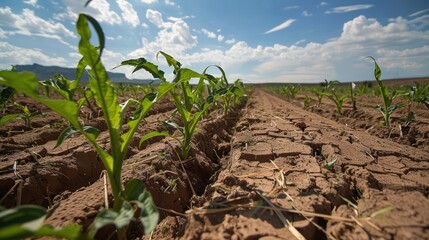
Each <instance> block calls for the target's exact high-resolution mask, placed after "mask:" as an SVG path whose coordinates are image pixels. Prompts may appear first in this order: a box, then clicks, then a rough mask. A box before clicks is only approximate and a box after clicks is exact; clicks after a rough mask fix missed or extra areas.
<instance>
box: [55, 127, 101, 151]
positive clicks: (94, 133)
mask: <svg viewBox="0 0 429 240" xmlns="http://www.w3.org/2000/svg"><path fill="white" fill-rule="evenodd" d="M82 130H83V131H84V132H85V133H86V134H87V137H88V138H89V139H91V141H95V139H97V137H98V135H99V134H100V130H98V129H97V128H95V127H91V126H84V127H83V128H82ZM78 132H80V131H78V130H76V129H75V128H74V127H73V126H69V127H67V128H66V129H64V130H63V131H62V132H61V134H60V136H59V137H58V140H57V144H56V145H55V147H54V148H57V147H59V146H60V145H61V144H62V143H63V142H64V140H66V139H67V138H68V137H70V136H71V135H73V134H75V133H78Z"/></svg>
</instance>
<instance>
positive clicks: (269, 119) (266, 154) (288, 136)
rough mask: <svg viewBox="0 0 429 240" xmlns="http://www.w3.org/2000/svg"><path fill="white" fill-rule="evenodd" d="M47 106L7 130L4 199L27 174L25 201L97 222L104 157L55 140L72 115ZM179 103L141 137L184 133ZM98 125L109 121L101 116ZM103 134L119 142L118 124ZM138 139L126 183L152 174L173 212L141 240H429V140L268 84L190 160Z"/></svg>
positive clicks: (66, 220) (1, 173) (200, 139)
mask: <svg viewBox="0 0 429 240" xmlns="http://www.w3.org/2000/svg"><path fill="white" fill-rule="evenodd" d="M22 101H27V102H28V103H30V104H33V103H31V101H29V100H27V99H25V98H24V99H22ZM34 105H35V104H34ZM34 107H36V105H35V106H34ZM37 107H40V106H37ZM42 110H43V111H45V112H46V113H47V115H48V117H46V118H43V119H39V120H36V119H35V120H34V123H33V128H32V129H26V128H25V127H24V126H20V125H19V124H18V123H13V124H8V125H6V126H5V127H3V128H1V129H0V136H1V141H0V196H2V203H1V204H2V205H5V206H8V207H13V206H15V205H16V201H17V198H18V191H17V189H18V186H17V185H19V184H20V182H22V183H23V188H22V196H21V200H20V201H21V202H22V204H29V203H31V204H38V205H42V206H45V207H48V208H49V209H50V212H51V214H50V216H49V218H48V219H47V223H49V224H52V225H54V226H64V225H67V224H70V223H77V224H81V225H83V226H84V228H86V227H88V226H89V224H91V222H92V220H93V219H94V217H95V216H96V214H97V212H98V211H99V210H100V209H103V208H104V207H105V199H104V188H103V178H101V177H100V175H101V173H102V169H103V167H102V164H101V162H100V159H99V158H98V156H97V154H96V152H95V151H94V149H92V148H91V146H90V145H89V144H87V143H86V142H85V141H84V139H83V137H82V136H79V135H76V136H74V137H72V138H70V139H67V140H66V141H65V142H64V143H63V145H61V147H59V148H55V149H54V146H55V143H56V138H57V137H58V135H59V133H60V132H61V127H52V126H58V125H61V126H62V124H64V123H63V121H62V120H61V119H60V118H58V117H56V116H55V115H54V114H53V113H50V112H49V110H47V109H42ZM173 111H174V105H173V104H171V103H170V102H168V101H166V102H164V103H163V104H161V105H160V106H158V107H157V108H155V109H154V110H153V111H151V114H150V116H148V117H147V118H146V120H145V122H144V123H143V124H142V126H141V128H140V129H139V134H143V133H145V132H147V131H150V130H170V131H173V130H172V129H166V127H165V126H161V125H159V124H158V123H159V121H163V120H167V119H168V118H169V116H170V115H171V113H172V112H173ZM89 123H90V124H92V125H93V126H97V127H98V128H100V129H102V130H105V125H103V121H102V118H101V117H97V116H95V117H94V118H93V119H91V120H90V122H89ZM103 128H104V129H103ZM426 134H427V133H426ZM98 141H99V142H100V143H101V144H104V145H105V148H106V149H108V135H107V133H106V132H103V133H102V134H101V135H100V136H99V138H98ZM137 143H138V138H136V140H135V142H134V143H133V144H132V146H131V147H130V150H129V154H128V158H127V160H126V162H125V166H124V169H123V181H124V183H125V182H127V181H129V180H130V179H134V178H138V179H142V180H144V181H145V184H146V187H147V188H148V190H149V191H150V192H151V194H152V196H153V198H154V201H155V203H156V205H157V206H158V207H159V211H160V214H161V220H160V222H159V224H158V226H157V227H156V229H155V230H154V231H153V232H152V233H151V234H150V235H148V236H143V228H142V226H141V225H139V224H132V225H131V226H130V227H129V231H128V238H129V239H265V240H268V239H429V207H428V206H429V200H428V190H429V188H428V186H429V171H428V169H429V155H428V151H427V149H425V148H416V147H413V146H410V145H408V144H401V143H400V142H395V141H392V140H391V139H386V138H379V137H377V136H374V135H373V134H370V133H369V132H368V131H365V130H361V129H358V128H357V129H353V128H350V127H348V126H346V125H344V124H342V123H339V122H337V121H334V120H332V119H329V118H326V117H323V116H321V115H318V114H316V113H312V112H309V111H305V110H303V109H302V108H300V107H297V106H295V105H294V104H292V103H289V102H287V101H285V100H284V99H282V98H280V97H278V96H275V95H273V94H270V93H268V92H265V91H264V90H262V89H260V88H254V90H253V92H252V94H251V95H250V97H249V99H248V101H247V103H246V104H243V105H242V106H241V107H240V108H238V109H236V111H234V112H231V113H229V114H228V115H226V116H224V115H222V114H221V111H214V112H212V113H211V114H210V117H209V118H207V119H204V120H203V121H202V122H201V123H200V125H199V131H198V133H197V134H196V135H195V136H194V139H193V146H192V150H191V154H190V157H189V158H188V159H186V160H184V161H181V160H180V159H179V158H177V157H176V156H177V154H176V152H179V151H180V149H179V146H178V145H177V144H176V142H175V141H172V140H171V139H155V140H152V141H151V142H149V143H147V144H146V145H145V146H144V148H143V149H139V148H137V145H138V144H137ZM15 162H16V163H17V171H13V164H14V163H15ZM20 179H22V180H21V181H19V180H20ZM110 201H111V199H110ZM111 231H112V229H111V228H105V229H102V231H101V232H100V233H99V234H98V235H97V237H98V238H99V239H105V238H106V237H107V236H109V234H110V232H111Z"/></svg>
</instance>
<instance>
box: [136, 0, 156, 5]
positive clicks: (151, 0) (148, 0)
mask: <svg viewBox="0 0 429 240" xmlns="http://www.w3.org/2000/svg"><path fill="white" fill-rule="evenodd" d="M140 1H141V2H142V3H146V4H152V3H156V2H158V1H157V0H140Z"/></svg>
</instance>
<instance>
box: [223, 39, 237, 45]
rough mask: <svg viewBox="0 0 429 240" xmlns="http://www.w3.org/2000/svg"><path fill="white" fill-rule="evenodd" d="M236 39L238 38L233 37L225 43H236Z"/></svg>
mask: <svg viewBox="0 0 429 240" xmlns="http://www.w3.org/2000/svg"><path fill="white" fill-rule="evenodd" d="M235 41H236V40H235V38H232V39H228V40H226V41H225V43H226V44H234V43H235Z"/></svg>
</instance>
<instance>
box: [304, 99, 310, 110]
mask: <svg viewBox="0 0 429 240" xmlns="http://www.w3.org/2000/svg"><path fill="white" fill-rule="evenodd" d="M311 101H312V100H311V97H310V96H305V98H304V106H303V108H304V109H305V110H307V109H309V108H310V105H311Z"/></svg>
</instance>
